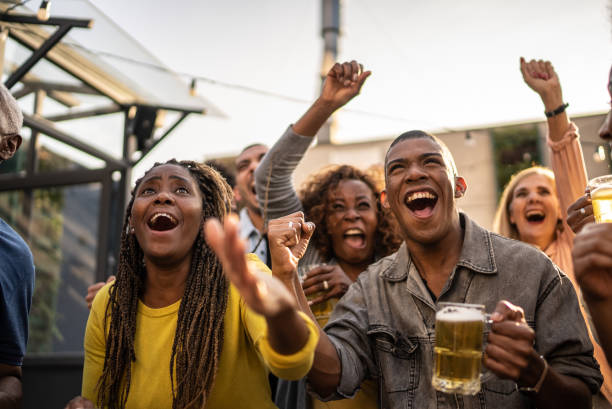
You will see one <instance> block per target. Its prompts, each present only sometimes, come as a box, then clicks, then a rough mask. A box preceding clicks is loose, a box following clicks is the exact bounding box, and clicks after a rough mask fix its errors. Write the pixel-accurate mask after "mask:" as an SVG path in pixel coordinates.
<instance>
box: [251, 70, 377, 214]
mask: <svg viewBox="0 0 612 409" xmlns="http://www.w3.org/2000/svg"><path fill="white" fill-rule="evenodd" d="M369 75H370V72H369V71H366V72H363V71H362V68H361V66H360V65H359V64H358V63H357V62H355V61H352V62H350V63H344V64H338V63H336V64H335V65H334V66H333V67H332V69H331V70H330V71H329V73H328V74H327V77H326V79H325V83H324V85H323V90H322V91H321V95H320V96H319V98H317V100H316V101H315V102H314V103H313V104H312V105H311V106H310V108H309V109H308V110H307V111H306V113H305V114H304V115H303V116H302V117H301V118H300V119H299V120H298V121H297V122H296V123H295V124H294V125H293V126H290V127H289V128H288V129H287V131H286V132H285V133H284V134H283V136H282V137H281V138H280V139H279V140H278V141H277V142H276V143H275V144H274V146H272V148H271V149H270V150H269V151H268V153H267V154H266V156H265V157H264V159H263V160H262V162H261V163H260V164H259V166H258V167H257V170H256V171H255V190H256V192H257V200H258V201H259V204H260V206H261V209H262V212H263V213H264V215H265V217H266V220H271V219H276V218H279V217H282V216H285V215H287V214H291V213H295V212H297V211H300V210H302V205H301V202H300V200H299V199H298V197H297V194H296V192H295V189H294V187H293V180H292V177H293V172H294V171H295V168H296V167H297V165H298V163H299V162H300V160H301V159H302V157H303V156H304V152H306V150H307V149H308V147H309V146H310V144H311V143H312V140H313V137H314V136H315V135H316V133H317V132H318V130H319V129H320V128H321V126H323V124H324V123H325V121H327V119H328V118H329V117H330V116H331V115H332V114H333V113H334V112H335V111H336V110H337V109H339V108H340V107H342V106H343V105H345V104H346V103H347V102H348V101H350V100H351V99H352V98H353V97H355V95H357V94H359V91H360V89H361V87H362V85H363V83H364V82H365V80H366V78H367V77H368V76H369Z"/></svg>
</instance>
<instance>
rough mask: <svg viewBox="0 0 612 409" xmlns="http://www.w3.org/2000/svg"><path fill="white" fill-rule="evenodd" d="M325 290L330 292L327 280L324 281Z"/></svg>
mask: <svg viewBox="0 0 612 409" xmlns="http://www.w3.org/2000/svg"><path fill="white" fill-rule="evenodd" d="M323 290H325V291H327V290H329V283H328V282H327V280H323Z"/></svg>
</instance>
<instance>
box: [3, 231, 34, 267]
mask: <svg viewBox="0 0 612 409" xmlns="http://www.w3.org/2000/svg"><path fill="white" fill-rule="evenodd" d="M0 256H1V257H2V258H3V260H9V261H12V262H13V263H12V264H13V265H17V264H21V265H22V266H23V265H24V264H29V265H34V259H33V257H32V252H31V251H30V248H29V247H28V245H27V244H26V242H25V241H24V240H23V239H22V238H21V236H20V235H19V234H18V233H17V232H16V231H15V230H13V228H12V227H11V226H9V225H8V224H7V223H6V222H5V221H4V220H2V219H0Z"/></svg>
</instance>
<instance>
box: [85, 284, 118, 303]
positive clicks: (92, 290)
mask: <svg viewBox="0 0 612 409" xmlns="http://www.w3.org/2000/svg"><path fill="white" fill-rule="evenodd" d="M111 277H114V276H111ZM105 285H106V283H105V282H99V283H95V284H92V285H90V286H89V287H87V295H86V296H85V302H86V303H87V308H89V309H90V310H91V305H92V304H93V300H94V298H96V294H98V291H100V289H101V288H102V287H104V286H105Z"/></svg>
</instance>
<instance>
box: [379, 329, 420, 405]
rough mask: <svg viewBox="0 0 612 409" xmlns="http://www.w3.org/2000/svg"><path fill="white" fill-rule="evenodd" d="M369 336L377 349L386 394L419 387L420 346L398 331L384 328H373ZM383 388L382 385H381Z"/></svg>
mask: <svg viewBox="0 0 612 409" xmlns="http://www.w3.org/2000/svg"><path fill="white" fill-rule="evenodd" d="M368 336H369V337H370V338H371V339H372V341H373V342H372V343H373V345H374V346H375V348H376V351H375V352H376V357H377V361H378V366H379V370H380V375H381V378H382V382H381V383H382V384H383V385H384V389H385V391H386V392H388V393H391V392H400V391H412V392H414V390H415V389H416V388H417V387H418V385H419V372H420V361H419V356H420V354H419V353H418V352H419V344H418V341H416V340H410V339H409V338H406V337H404V336H402V335H401V334H400V333H399V332H398V331H396V330H394V329H392V328H389V327H386V326H382V325H376V326H371V327H370V328H369V330H368ZM381 386H382V385H381Z"/></svg>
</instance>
